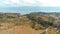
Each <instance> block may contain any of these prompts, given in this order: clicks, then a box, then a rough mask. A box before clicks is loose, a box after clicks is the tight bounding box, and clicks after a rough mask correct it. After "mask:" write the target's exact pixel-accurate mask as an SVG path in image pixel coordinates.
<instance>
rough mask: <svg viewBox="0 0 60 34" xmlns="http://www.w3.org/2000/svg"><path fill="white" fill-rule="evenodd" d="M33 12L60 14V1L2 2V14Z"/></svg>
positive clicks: (24, 0)
mask: <svg viewBox="0 0 60 34" xmlns="http://www.w3.org/2000/svg"><path fill="white" fill-rule="evenodd" d="M28 11H29V12H28ZM33 11H44V12H60V0H0V12H20V13H30V12H33Z"/></svg>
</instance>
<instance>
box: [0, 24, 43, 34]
mask: <svg viewBox="0 0 60 34" xmlns="http://www.w3.org/2000/svg"><path fill="white" fill-rule="evenodd" d="M42 32H43V30H40V31H36V30H34V29H31V28H29V27H26V26H23V25H22V26H16V27H13V28H11V29H8V30H4V31H0V34H40V33H42Z"/></svg>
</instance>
